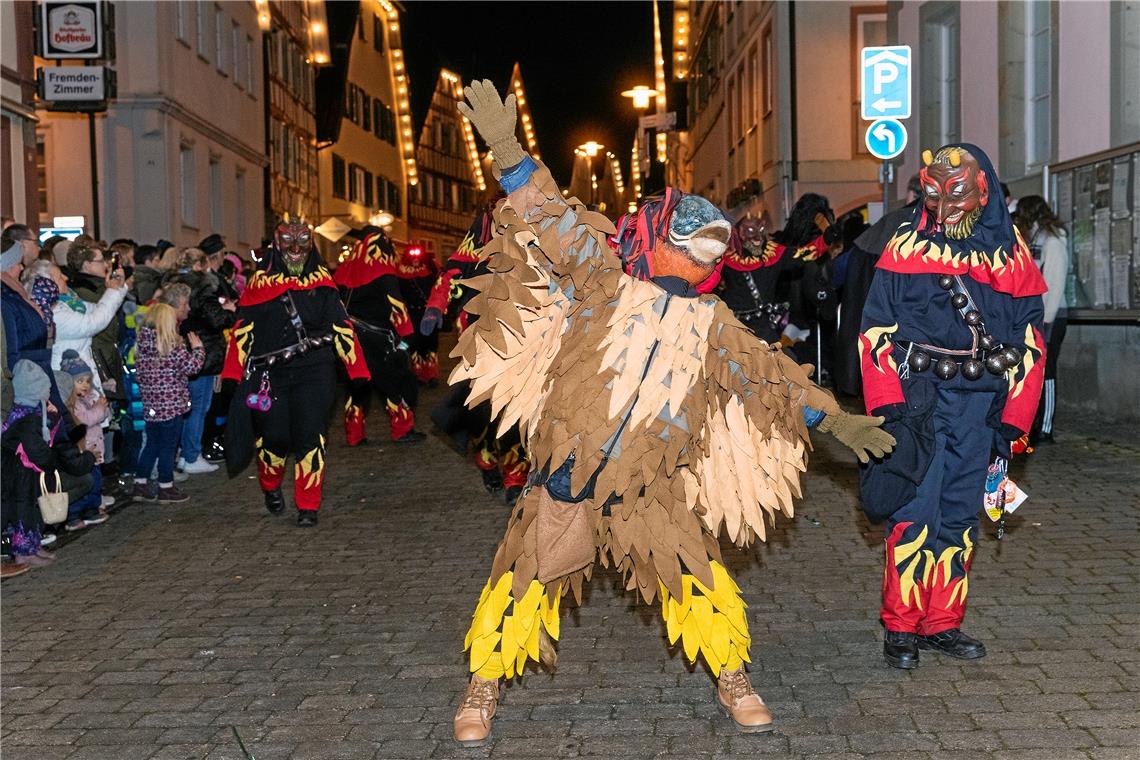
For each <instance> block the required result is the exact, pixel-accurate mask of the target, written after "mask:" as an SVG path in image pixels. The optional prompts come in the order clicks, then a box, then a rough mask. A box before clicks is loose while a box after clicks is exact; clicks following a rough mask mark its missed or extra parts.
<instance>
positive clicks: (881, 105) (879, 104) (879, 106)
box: [871, 98, 902, 111]
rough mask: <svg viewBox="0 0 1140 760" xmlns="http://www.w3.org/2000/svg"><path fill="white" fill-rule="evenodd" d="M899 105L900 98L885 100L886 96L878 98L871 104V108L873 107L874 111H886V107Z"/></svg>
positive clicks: (900, 104) (900, 103) (898, 106)
mask: <svg viewBox="0 0 1140 760" xmlns="http://www.w3.org/2000/svg"><path fill="white" fill-rule="evenodd" d="M900 107H902V101H901V100H887V99H886V98H879V99H878V100H876V101H875V102H874V103H872V104H871V108H874V109H875V110H876V111H886V110H887V109H888V108H900Z"/></svg>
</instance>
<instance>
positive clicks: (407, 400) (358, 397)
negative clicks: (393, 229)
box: [333, 225, 426, 446]
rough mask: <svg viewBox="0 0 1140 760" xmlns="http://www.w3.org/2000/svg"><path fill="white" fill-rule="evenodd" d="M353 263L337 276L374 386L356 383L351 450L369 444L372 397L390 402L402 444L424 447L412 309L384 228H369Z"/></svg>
mask: <svg viewBox="0 0 1140 760" xmlns="http://www.w3.org/2000/svg"><path fill="white" fill-rule="evenodd" d="M362 232H363V236H362V237H361V239H360V240H359V241H358V242H357V243H356V245H354V246H353V247H352V251H351V252H350V253H349V256H348V258H347V259H345V260H344V261H343V262H341V265H340V266H339V267H337V270H336V272H335V273H334V274H333V279H334V280H335V281H336V284H337V286H339V287H340V289H341V292H342V294H343V298H344V307H345V309H346V310H347V311H348V315H349V317H350V319H351V320H352V324H353V325H354V326H355V328H356V334H357V335H358V336H359V337H360V343H361V345H362V346H363V347H364V360H365V362H367V364H368V371H369V372H370V373H371V376H372V381H371V384H369V383H353V384H352V385H351V387H350V388H349V394H348V399H347V400H346V401H345V406H344V434H345V439H346V440H347V441H348V445H349V446H360V445H363V444H366V443H367V442H368V433H367V428H366V427H365V419H366V418H367V417H368V409H369V407H370V406H371V404H372V391H373V388H375V390H376V392H377V393H379V394H380V396H381V397H383V399H384V406H385V409H387V411H388V422H389V426H390V435H391V438H392V440H393V441H395V442H396V443H419V442H420V441H422V440H423V439H424V438H425V437H426V436H425V435H424V434H423V433H421V432H420V431H418V430H416V415H415V407H416V400H417V397H418V395H419V385H418V384H417V383H416V376H415V374H414V373H413V372H412V368H411V362H410V359H409V356H408V349H409V346H408V343H407V339H408V338H409V337H410V336H411V334H412V320H411V316H410V315H409V313H408V306H407V304H406V303H405V302H404V296H403V294H402V293H401V292H400V262H399V261H398V259H397V256H396V247H395V246H394V245H392V241H391V240H390V239H389V238H388V236H387V235H385V234H384V231H383V230H381V229H380V228H379V227H373V226H371V225H369V226H367V227H365V228H364V229H363V230H362Z"/></svg>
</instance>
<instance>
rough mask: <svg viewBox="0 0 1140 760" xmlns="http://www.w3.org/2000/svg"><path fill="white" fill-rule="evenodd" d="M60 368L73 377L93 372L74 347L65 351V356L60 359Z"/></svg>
mask: <svg viewBox="0 0 1140 760" xmlns="http://www.w3.org/2000/svg"><path fill="white" fill-rule="evenodd" d="M59 368H60V369H61V370H63V371H64V372H66V373H67V374H69V375H71V376H72V377H82V376H83V375H90V374H92V372H91V367H90V365H88V364H87V362H85V361H83V357H82V356H80V355H79V352H78V351H76V350H75V349H74V348H69V349H67V350H66V351H64V352H63V356H61V357H60V359H59Z"/></svg>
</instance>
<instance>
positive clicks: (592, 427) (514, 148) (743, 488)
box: [451, 81, 892, 744]
mask: <svg viewBox="0 0 1140 760" xmlns="http://www.w3.org/2000/svg"><path fill="white" fill-rule="evenodd" d="M464 92H465V94H466V96H467V101H468V103H470V105H467V104H460V106H459V108H460V110H461V111H462V112H463V114H464V115H465V116H467V118H468V119H470V120H471V122H472V123H473V124H474V125H475V127H476V129H478V130H479V132H480V133H481V134H482V135H483V137H484V139H485V140H486V141H487V144H488V145H489V147H490V149H491V151H492V152H493V154H494V158H495V167H494V168H495V171H496V173H497V175H498V177H499V182H500V184H501V185H502V186H503V189H504V190H505V191H506V193H507V198H506V200H505V201H503V202H501V203H500V204H499V205H498V206H497V207H496V209H495V215H494V217H495V225H494V230H493V237H492V239H491V241H490V242H489V243H488V244H487V245H486V246H484V247H483V250H482V252H481V258H483V259H485V260H486V261H487V267H488V273H487V274H485V275H482V276H480V277H477V278H475V279H474V280H471V281H469V282H467V283H465V286H466V287H471V288H473V289H474V290H476V291H478V293H477V294H476V295H475V296H474V297H473V298H472V299H471V301H470V302H469V303H468V305H467V309H468V310H469V311H471V312H472V313H473V314H477V315H478V316H479V319H478V321H476V322H475V323H474V324H472V325H471V326H470V327H469V328H468V329H467V330H466V331H464V333H463V335H462V336H461V337H460V339H459V343H458V345H457V346H456V348H455V351H454V352H453V355H455V356H457V357H458V358H459V362H458V364H457V366H456V367H455V369H454V371H453V373H452V375H451V380H452V381H453V382H455V381H469V382H470V383H471V391H470V396H469V398H468V399H467V403H468V404H469V405H476V404H479V403H482V402H483V401H485V400H489V401H490V402H491V408H492V414H493V415H494V416H495V418H497V419H498V420H499V429H500V430H505V429H507V428H509V427H510V426H512V425H515V424H518V425H519V428H520V430H521V431H522V435H523V440H524V442H525V445H526V448H527V451H528V453H529V454H530V457H531V464H532V468H533V469H532V473H531V476H530V480H529V483H528V487H527V489H526V490H525V491H524V493H523V495H522V496H521V497H520V499H519V501H518V504H517V505H516V506H515V507H514V508H513V509H512V510H511V515H510V518H509V520H508V526H507V531H506V536H505V537H504V539H503V541H502V542H501V543H500V544H499V547H498V550H497V552H496V554H495V559H494V562H493V564H492V568H491V575H490V578H489V580H488V582H487V584H486V586H485V587H484V589H483V592H482V594H481V596H480V598H479V601H478V604H477V606H476V608H475V612H474V615H473V619H472V622H471V626H470V629H469V631H468V633H467V637H466V641H465V642H464V646H465V648H466V649H467V650H468V652H469V655H470V660H469V665H470V670H471V673H472V676H471V680H470V682H469V684H468V687H467V689H466V691H465V693H464V695H463V698H462V700H461V703H460V705H459V709H458V711H457V712H456V715H455V721H454V727H453V728H454V736H455V738H456V740H457V741H460V742H462V743H465V744H478V743H480V742H482V741H484V740H485V739H486V738H487V736H489V734H490V731H491V723H492V719H493V717H494V714H495V710H496V707H497V704H498V696H499V687H500V681H501V680H502V679H504V678H507V679H509V678H512V677H514V676H516V675H518V674H520V673H521V671H522V670H523V668H524V666H525V664H526V662H527V661H528V660H541V661H542V662H543V663H545V664H546V665H547V666H548V667H549V666H551V665H552V664H553V662H554V659H555V656H556V655H555V651H554V646H553V642H554V640H556V639H557V638H558V636H559V603H560V600H561V598H562V596H563V595H564V594H566V593H571V592H572V593H573V594H574V596H575V598H576V599H577V600H578V601H579V602H581V595H582V586H583V584H584V583H585V582H586V581H587V580H588V579H589V578H590V577H591V574H592V572H593V567H594V563H595V562H596V561H600V562H602V563H603V564H604V565H609V564H610V563H612V564H613V565H614V566H616V568H617V569H618V570H619V571H620V572H621V573H622V575H623V576H624V577H625V579H626V581H627V588H628V589H630V590H634V589H636V590H637V591H638V592H639V593H640V594H641V596H642V598H643V599H644V600H645V601H646V602H647V603H652V602H653V601H655V600H656V599H658V598H660V601H661V610H662V617H663V618H664V620H665V625H666V629H667V631H668V636H669V641H670V642H674V643H675V642H677V641H678V640H680V642H681V646H682V647H683V649H684V652H685V655H686V657H688V658H689V659H690V660H695V659H696V657H697V655H698V654H699V655H700V656H701V657H703V659H704V660H705V662H706V663H707V664H708V666H709V667H710V668H711V670H712V672H713V674H714V675H715V676H716V677H717V683H718V688H717V694H718V699H719V703H720V705H721V707H722V708H723V709H724V710H725V711H726V712H727V713H728V714H729V715H730V716H731V717H732V719H733V720H735V722H736V723H737V724H738V725H739V726H740V727H742V728H743V729H745V730H751V731H763V730H769V729H770V728H771V726H772V717H771V714H770V713H769V711H768V708H767V706H766V705H765V704H764V703H763V701H762V700H761V699H760V698H759V696H757V695H756V693H755V692H754V691H753V689H752V686H751V684H750V683H749V680H748V676H747V674H746V673H745V671H744V663H745V662H746V661H748V659H749V646H750V639H749V634H748V625H747V622H746V618H745V612H744V601H743V599H742V598H741V595H740V589H739V588H738V587H737V585H736V583H735V582H734V581H733V579H732V578H731V576H730V575H729V573H728V571H727V569H726V568H725V566H724V564H723V562H722V561H721V555H720V546H719V543H718V539H719V538H720V537H721V536H724V537H727V538H728V539H730V540H732V541H733V542H734V543H736V544H737V545H738V546H741V547H743V546H747V545H749V544H750V543H751V542H752V541H754V540H755V539H757V538H760V539H763V538H764V535H765V530H766V523H767V522H768V521H770V520H772V519H774V515H775V513H776V512H782V513H784V514H786V515H791V514H792V499H793V498H794V497H795V496H796V495H798V494H799V492H800V489H799V474H800V472H801V471H803V469H804V466H805V465H804V460H805V455H806V450H807V448H808V446H809V440H808V431H807V422H816V421H817V420H819V419H820V418H822V421H821V422H819V423H818V425H819V427H820V428H821V429H823V430H825V431H830V432H832V433H833V434H834V435H835V436H836V437H837V438H839V439H840V440H841V441H843V442H844V443H845V444H846V445H848V446H850V447H851V448H852V449H853V450H854V451H856V452H857V453H858V454H859V456H860V457H862V458H866V457H867V455H868V452H869V453H871V454H874V455H881V454H883V453H885V452H886V451H888V450H889V449H890V446H891V444H892V439H891V438H890V436H889V435H887V434H885V433H884V432H882V431H881V430H880V429H879V427H878V425H879V424H880V421H879V420H875V419H871V418H868V417H863V416H859V415H849V414H846V413H844V412H843V411H842V410H841V409H840V408H839V406H838V405H837V404H836V402H835V399H834V398H832V396H831V394H829V393H828V392H826V391H824V390H822V389H820V388H818V387H816V386H815V385H813V384H812V382H811V381H810V379H809V376H808V372H807V370H806V369H805V368H804V367H801V366H800V365H798V364H796V363H795V362H794V361H793V360H792V359H791V358H789V357H787V356H785V355H784V354H783V353H782V352H780V351H779V350H778V348H776V347H772V346H769V345H768V344H766V343H764V342H762V341H760V340H758V339H757V338H756V337H755V336H754V335H752V333H751V332H750V331H749V330H748V329H747V328H746V327H745V326H744V325H743V324H741V323H740V322H739V321H738V320H737V319H736V318H735V317H734V316H733V315H732V311H731V310H730V309H729V308H728V307H727V306H726V305H725V304H724V303H723V302H722V301H721V300H720V299H719V298H717V297H715V296H712V295H701V294H699V293H698V292H697V290H696V285H697V284H699V283H701V282H704V281H705V280H706V279H707V278H708V277H709V276H710V275H711V273H712V272H713V270H714V268H715V266H716V264H717V262H718V261H719V259H720V258H721V256H722V255H723V253H724V250H725V247H726V243H727V241H728V238H729V234H730V232H731V226H730V224H729V223H728V221H727V220H725V219H724V217H723V215H722V214H721V213H720V211H718V210H717V209H716V207H714V206H713V205H712V204H711V203H709V202H708V201H706V200H705V199H703V198H701V197H699V196H696V195H686V194H685V193H682V192H680V191H677V190H675V189H669V190H668V191H667V193H666V196H665V198H664V199H662V200H660V201H657V202H654V203H651V204H648V205H647V206H646V207H644V208H642V210H641V211H640V212H639V214H638V218H637V219H636V220H634V221H633V222H632V223H631V224H630V225H629V228H628V229H629V231H630V237H629V238H628V239H627V240H626V241H624V242H623V246H624V250H625V253H624V258H625V259H626V261H625V262H624V265H623V262H622V261H621V260H619V259H618V258H617V257H615V256H614V255H613V254H612V252H611V249H610V247H609V245H608V243H607V235H612V234H614V233H615V232H616V230H615V228H614V226H613V225H612V224H611V223H610V222H609V220H607V219H606V218H605V217H604V216H602V215H601V214H598V213H593V212H590V211H587V210H586V209H585V208H584V207H583V206H582V204H581V203H580V202H579V201H578V200H577V199H576V198H571V199H565V198H563V196H562V193H561V192H560V190H559V189H558V186H557V185H556V184H555V182H554V179H553V178H552V177H551V175H550V172H549V171H548V170H547V169H546V168H545V167H544V166H543V165H542V164H540V163H538V162H537V161H536V160H535V159H533V158H532V157H531V156H529V155H527V153H526V152H525V151H523V149H522V147H521V146H520V145H519V144H518V141H517V140H516V138H515V136H514V134H515V120H516V106H515V100H514V96H513V95H508V97H507V100H506V101H505V102H504V101H502V100H501V99H500V98H499V95H498V92H497V91H496V90H495V87H494V85H493V84H492V83H491V82H489V81H484V82H481V83H480V82H474V83H472V84H471V85H470V86H469V87H467V88H466V89H465V90H464ZM623 266H624V267H625V268H626V269H628V271H629V272H632V273H635V274H626V272H624V271H623Z"/></svg>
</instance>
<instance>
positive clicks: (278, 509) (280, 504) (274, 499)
mask: <svg viewBox="0 0 1140 760" xmlns="http://www.w3.org/2000/svg"><path fill="white" fill-rule="evenodd" d="M265 508H266V509H268V510H269V513H270V514H273V515H279V514H281V513H282V512H283V511H284V510H285V497H284V495H282V493H281V489H280V488H276V489H274V490H272V491H266V492H265Z"/></svg>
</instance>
